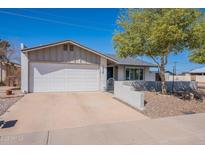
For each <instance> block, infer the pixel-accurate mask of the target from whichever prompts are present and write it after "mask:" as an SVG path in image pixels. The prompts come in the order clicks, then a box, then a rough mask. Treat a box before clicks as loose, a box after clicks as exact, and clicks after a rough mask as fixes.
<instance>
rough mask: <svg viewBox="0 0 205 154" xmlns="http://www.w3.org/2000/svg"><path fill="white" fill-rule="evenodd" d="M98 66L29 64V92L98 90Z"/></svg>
mask: <svg viewBox="0 0 205 154" xmlns="http://www.w3.org/2000/svg"><path fill="white" fill-rule="evenodd" d="M99 75H100V74H99V66H98V65H83V64H65V63H64V64H62V63H30V64H29V92H65V91H97V90H99Z"/></svg>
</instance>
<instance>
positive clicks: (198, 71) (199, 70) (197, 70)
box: [189, 67, 205, 73]
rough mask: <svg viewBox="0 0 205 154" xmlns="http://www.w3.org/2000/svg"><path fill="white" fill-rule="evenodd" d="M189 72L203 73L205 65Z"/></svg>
mask: <svg viewBox="0 0 205 154" xmlns="http://www.w3.org/2000/svg"><path fill="white" fill-rule="evenodd" d="M189 73H205V67H202V68H197V69H193V70H191V71H190V72H189Z"/></svg>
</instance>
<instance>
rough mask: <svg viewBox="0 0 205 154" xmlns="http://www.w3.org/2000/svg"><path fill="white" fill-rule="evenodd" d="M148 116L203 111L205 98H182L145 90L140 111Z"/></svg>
mask: <svg viewBox="0 0 205 154" xmlns="http://www.w3.org/2000/svg"><path fill="white" fill-rule="evenodd" d="M140 112H141V113H143V114H145V115H146V116H148V117H150V118H159V117H167V116H176V115H184V114H194V113H201V112H205V100H203V101H197V100H182V99H179V98H177V97H175V96H172V95H161V94H156V93H155V92H145V109H144V110H143V111H140Z"/></svg>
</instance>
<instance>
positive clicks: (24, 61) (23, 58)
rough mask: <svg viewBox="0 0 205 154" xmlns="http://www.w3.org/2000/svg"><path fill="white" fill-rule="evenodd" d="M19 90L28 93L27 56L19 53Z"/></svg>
mask: <svg viewBox="0 0 205 154" xmlns="http://www.w3.org/2000/svg"><path fill="white" fill-rule="evenodd" d="M21 90H22V91H23V92H28V55H27V54H26V53H23V52H21Z"/></svg>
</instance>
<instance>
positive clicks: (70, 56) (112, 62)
mask: <svg viewBox="0 0 205 154" xmlns="http://www.w3.org/2000/svg"><path fill="white" fill-rule="evenodd" d="M21 64H22V72H21V73H22V74H21V76H22V81H21V89H22V90H23V91H24V92H58V91H98V90H101V91H105V90H107V80H108V79H110V78H114V79H115V80H121V81H123V80H146V81H154V80H155V74H153V73H151V72H150V71H149V68H150V67H156V66H155V65H153V64H151V63H147V62H144V61H141V60H137V59H135V58H131V57H128V58H117V57H116V56H114V55H106V54H103V53H100V52H97V51H95V50H93V49H90V48H88V47H86V46H83V45H81V44H79V43H76V42H74V41H71V40H67V41H61V42H56V43H51V44H47V45H41V46H37V47H33V48H26V47H25V46H24V45H23V44H22V52H21Z"/></svg>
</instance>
